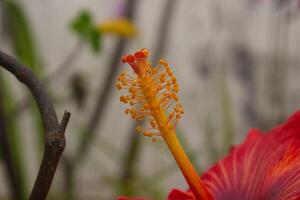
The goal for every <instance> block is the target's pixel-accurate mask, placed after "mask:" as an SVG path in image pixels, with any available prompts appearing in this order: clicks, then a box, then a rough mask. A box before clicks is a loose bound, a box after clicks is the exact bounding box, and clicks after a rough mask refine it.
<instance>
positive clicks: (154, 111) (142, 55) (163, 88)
mask: <svg viewBox="0 0 300 200" xmlns="http://www.w3.org/2000/svg"><path fill="white" fill-rule="evenodd" d="M148 55H149V51H148V50H147V49H142V50H140V51H137V52H136V53H135V54H134V55H126V56H124V57H123V58H122V61H123V63H128V64H129V65H130V66H131V68H132V69H133V74H131V75H128V74H126V73H122V74H121V75H120V76H119V78H118V82H117V84H116V87H117V88H118V89H126V90H128V91H129V95H126V96H121V97H120V101H121V102H123V103H126V104H129V105H130V108H128V109H126V110H125V113H126V114H128V115H130V116H131V117H132V118H133V119H135V120H146V121H147V122H148V127H144V128H142V127H137V131H138V132H139V133H142V134H143V135H144V136H147V137H150V138H152V141H154V142H155V141H157V140H162V141H164V142H165V143H166V144H167V146H168V147H169V149H170V151H171V153H172V155H173V156H174V158H175V160H176V162H177V164H178V166H179V168H180V170H181V171H182V173H183V175H184V177H185V179H186V181H187V183H188V184H189V186H190V188H191V190H192V192H193V194H194V196H195V197H196V198H197V199H199V200H210V199H212V198H211V195H210V194H209V192H208V191H207V190H206V188H205V186H204V184H203V183H202V181H201V179H200V177H199V176H198V174H197V172H196V170H195V168H194V167H193V165H192V163H191V162H190V160H189V158H188V157H187V155H186V153H185V152H184V150H183V148H182V147H181V145H180V143H179V141H178V139H177V136H176V131H175V130H176V125H177V122H178V120H179V119H181V116H182V114H183V113H184V110H183V107H182V105H181V103H180V101H179V97H178V95H177V93H178V91H179V86H178V84H177V80H176V77H175V76H174V74H173V72H172V71H171V69H170V66H169V64H168V63H167V62H166V61H164V60H160V61H159V64H158V66H157V67H152V65H151V64H150V63H149V62H148V60H147V58H148Z"/></svg>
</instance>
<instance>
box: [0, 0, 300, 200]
mask: <svg viewBox="0 0 300 200" xmlns="http://www.w3.org/2000/svg"><path fill="white" fill-rule="evenodd" d="M299 13H300V1H299V0H227V1H221V0H189V1H184V0H112V1H105V0H89V1H83V0H67V1H63V3H62V1H60V0H52V1H45V0H44V1H41V0H40V1H39V0H32V1H26V0H1V1H0V49H1V50H2V51H5V52H8V53H10V54H12V55H14V56H15V57H17V58H18V59H19V60H20V61H21V62H22V63H24V64H26V65H27V66H28V67H30V68H31V69H32V70H33V71H34V72H35V74H36V75H37V76H38V77H39V78H40V79H41V80H42V81H43V83H44V85H45V87H46V88H47V90H48V92H49V95H50V96H51V99H52V101H53V103H54V106H55V108H56V111H57V113H58V115H59V117H61V116H62V114H63V112H64V110H65V109H67V110H69V111H70V112H71V113H72V117H71V121H70V124H69V126H68V128H67V135H66V137H67V147H66V149H65V151H64V154H63V156H62V158H61V161H60V165H59V168H58V170H57V173H56V175H55V179H54V181H53V184H52V187H51V190H50V194H49V196H48V199H82V200H83V199H115V198H116V196H118V195H121V194H122V195H128V196H148V197H152V198H153V199H164V198H165V197H166V195H167V193H168V191H169V190H170V189H171V188H175V187H176V188H181V189H186V188H187V185H186V183H185V180H184V179H183V177H182V175H181V173H180V171H179V170H178V169H177V166H176V165H175V162H174V160H173V159H172V157H171V155H170V153H169V150H168V149H167V148H166V146H165V144H164V143H162V142H156V143H153V142H151V140H149V139H148V138H145V137H142V136H138V135H137V134H136V133H135V127H136V124H135V122H133V121H132V120H131V119H130V118H128V117H127V116H125V114H124V109H125V106H123V105H121V104H120V102H119V96H120V92H118V91H116V89H115V88H114V85H115V80H116V76H117V75H118V74H119V73H120V71H122V70H124V69H127V70H129V67H128V66H125V65H121V64H120V58H121V56H122V55H123V54H125V53H131V52H133V51H136V50H139V49H141V48H148V49H149V50H150V51H151V61H152V63H153V64H156V63H157V61H158V59H159V58H165V59H166V60H168V61H169V63H170V65H171V67H172V69H173V71H174V73H175V74H176V76H177V80H178V82H179V85H180V88H181V91H180V98H181V101H182V104H183V106H184V108H185V116H184V117H183V119H182V120H181V121H180V123H179V126H178V137H179V138H180V140H181V142H182V144H183V146H184V147H185V149H186V151H187V153H188V154H189V156H190V158H191V160H192V162H193V163H194V164H195V166H196V168H197V169H198V170H199V172H200V173H201V172H203V171H205V170H206V169H207V168H208V167H210V166H211V165H212V164H213V163H215V162H216V161H217V160H218V159H221V158H222V157H223V156H224V155H225V154H226V153H227V152H228V149H229V148H230V147H231V146H232V145H234V144H238V143H240V142H241V141H242V140H243V139H244V138H245V136H246V135H247V131H248V130H249V128H251V127H257V128H259V129H261V130H263V131H268V130H269V129H270V128H272V127H273V126H274V125H275V124H278V123H281V122H283V120H284V119H285V118H286V117H287V116H288V115H290V114H291V113H293V112H295V111H296V110H297V109H298V108H299V104H300V92H299V90H300V88H299V81H300V79H299V75H300V66H299V64H300V63H299V62H300V60H299V59H300V57H299V56H300V53H299V52H300V45H299V44H300V36H299V35H300V34H299V33H300V20H299V19H300V18H299ZM0 122H1V123H0V124H3V127H1V130H0V139H1V140H0V199H1V200H2V199H3V200H5V199H18V200H19V199H26V197H27V196H28V194H29V192H30V190H31V188H32V186H33V183H34V181H35V178H36V175H37V172H38V169H39V165H40V162H41V156H42V153H43V142H44V132H43V127H42V125H41V120H40V116H39V113H38V111H37V108H36V105H35V103H34V101H33V98H32V97H31V95H30V93H29V92H28V90H27V88H25V87H24V86H23V85H22V84H20V83H19V82H18V81H17V80H16V79H15V78H14V77H13V76H11V75H10V74H9V73H7V72H6V71H4V70H2V69H0Z"/></svg>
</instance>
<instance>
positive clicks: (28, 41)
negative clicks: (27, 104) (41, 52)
mask: <svg viewBox="0 0 300 200" xmlns="http://www.w3.org/2000/svg"><path fill="white" fill-rule="evenodd" d="M4 6H5V8H6V11H7V12H6V14H7V18H8V20H9V23H8V24H9V25H10V26H9V33H10V34H11V36H12V37H11V41H12V44H13V48H14V50H15V53H16V55H17V57H18V58H19V59H20V60H21V61H22V62H23V63H24V64H25V65H27V66H28V67H30V68H31V69H32V70H33V71H34V72H35V73H36V74H40V73H41V70H42V69H41V68H42V66H41V62H40V60H39V56H38V53H37V51H36V48H35V44H34V40H33V34H32V32H31V27H30V24H29V22H28V21H27V19H28V18H27V16H26V15H25V13H24V11H23V9H22V6H21V5H20V3H19V2H17V1H14V0H7V1H4Z"/></svg>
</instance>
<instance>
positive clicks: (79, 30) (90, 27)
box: [71, 10, 102, 53]
mask: <svg viewBox="0 0 300 200" xmlns="http://www.w3.org/2000/svg"><path fill="white" fill-rule="evenodd" d="M71 29H72V30H73V32H74V33H76V34H77V35H78V36H79V38H80V39H81V40H84V41H86V42H87V43H88V44H89V46H90V47H91V49H92V50H93V51H94V52H95V53H98V52H99V51H100V50H101V39H102V38H101V36H102V33H101V32H100V31H99V30H98V29H97V27H96V25H95V24H94V21H93V18H92V16H91V14H90V12H89V11H87V10H82V11H81V12H80V13H79V15H78V16H76V17H75V19H73V21H72V23H71Z"/></svg>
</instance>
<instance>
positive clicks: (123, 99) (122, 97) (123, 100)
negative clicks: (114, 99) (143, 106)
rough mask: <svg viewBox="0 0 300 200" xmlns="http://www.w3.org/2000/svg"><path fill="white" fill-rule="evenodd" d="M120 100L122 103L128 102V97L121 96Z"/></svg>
mask: <svg viewBox="0 0 300 200" xmlns="http://www.w3.org/2000/svg"><path fill="white" fill-rule="evenodd" d="M120 101H121V102H122V103H128V99H127V98H126V97H125V96H120Z"/></svg>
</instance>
